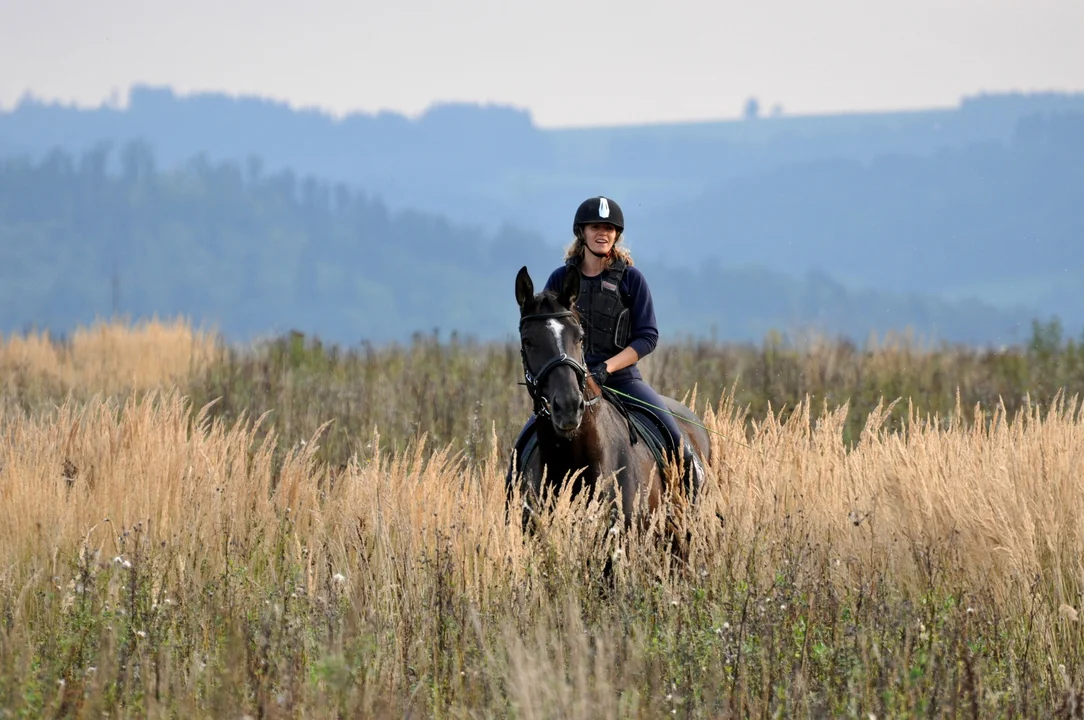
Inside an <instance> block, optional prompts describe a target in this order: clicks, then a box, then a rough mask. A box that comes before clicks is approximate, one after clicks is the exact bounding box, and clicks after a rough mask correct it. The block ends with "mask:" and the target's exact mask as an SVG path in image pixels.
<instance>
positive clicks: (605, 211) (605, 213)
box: [598, 198, 610, 218]
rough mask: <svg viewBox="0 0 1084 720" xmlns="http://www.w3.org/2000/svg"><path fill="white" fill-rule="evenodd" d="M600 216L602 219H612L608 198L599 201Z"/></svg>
mask: <svg viewBox="0 0 1084 720" xmlns="http://www.w3.org/2000/svg"><path fill="white" fill-rule="evenodd" d="M598 216H599V217H600V218H608V217H610V203H609V202H607V201H606V198H599V199H598Z"/></svg>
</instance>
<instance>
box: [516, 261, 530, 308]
mask: <svg viewBox="0 0 1084 720" xmlns="http://www.w3.org/2000/svg"><path fill="white" fill-rule="evenodd" d="M533 297H534V283H533V282H531V274H530V273H529V272H527V266H526V265H524V266H523V267H521V268H520V269H519V274H517V275H516V302H517V303H518V304H519V306H520V307H521V308H522V307H523V303H525V302H527V301H528V300H530V299H531V298H533Z"/></svg>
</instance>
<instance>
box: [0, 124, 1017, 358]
mask: <svg viewBox="0 0 1084 720" xmlns="http://www.w3.org/2000/svg"><path fill="white" fill-rule="evenodd" d="M114 164H115V165H117V166H118V167H119V168H120V171H119V172H116V173H110V172H108V168H109V167H110V166H111V165H114ZM631 247H632V248H633V250H634V251H635V250H636V245H635V244H633V245H631ZM561 256H562V248H561V246H560V245H557V244H550V243H546V242H544V241H543V240H542V239H541V238H540V237H539V236H537V235H534V234H530V233H526V232H523V231H522V230H517V229H515V228H512V227H508V228H505V229H503V230H501V231H498V232H483V231H480V230H475V229H472V228H470V227H468V226H463V225H456V224H452V223H449V222H447V221H446V220H444V219H443V218H441V217H439V216H433V215H428V214H423V213H416V212H401V213H400V212H390V211H389V210H388V208H387V207H386V206H385V205H384V204H383V203H382V202H381V201H380V200H378V199H374V198H372V197H370V196H368V195H366V194H365V193H361V192H358V191H355V190H351V189H350V188H348V187H347V186H345V185H343V184H334V183H328V182H323V181H320V180H317V179H314V178H311V177H302V176H298V175H295V174H293V173H290V172H282V173H274V174H267V173H264V172H262V171H261V170H260V163H259V162H255V161H254V162H251V163H249V164H248V165H241V164H238V163H212V162H210V161H207V160H206V159H203V158H196V159H194V160H192V161H190V162H189V163H187V164H186V165H184V166H183V167H182V168H180V169H177V170H164V169H159V168H158V167H157V165H156V162H155V157H154V154H153V152H152V150H151V149H150V148H149V147H147V146H146V145H144V144H139V143H132V144H128V145H126V146H124V147H122V148H119V149H117V150H116V151H113V150H111V149H110V148H108V147H106V146H103V147H99V148H97V149H95V150H94V151H91V152H87V153H83V154H79V155H76V154H72V153H67V152H64V151H60V150H56V151H54V152H52V153H50V154H49V155H48V156H47V157H46V158H45V159H43V160H41V161H33V160H29V159H9V160H5V161H3V162H0V330H2V331H4V332H8V333H10V332H12V331H15V330H21V329H24V328H26V327H29V326H37V327H47V328H50V329H52V330H55V331H58V332H62V331H64V330H65V329H66V328H70V327H72V326H73V325H74V324H76V323H85V322H89V321H91V320H93V318H94V317H95V316H106V315H109V314H111V313H113V312H119V313H121V314H123V315H128V316H131V317H141V316H147V315H151V314H159V315H174V314H184V315H187V316H188V317H191V318H193V319H194V320H196V321H199V322H208V323H213V324H214V325H216V326H217V327H219V328H220V329H222V330H223V331H224V332H226V333H227V334H228V335H229V336H231V337H234V338H248V337H251V336H254V335H261V334H266V333H271V332H281V331H284V330H288V329H293V328H296V329H299V330H301V331H303V332H306V333H314V334H317V335H319V336H321V337H323V338H325V339H328V340H332V341H335V342H343V343H350V344H353V343H356V342H358V341H361V340H365V339H368V340H374V341H384V340H390V339H404V338H407V337H409V335H411V334H412V333H414V332H425V333H428V332H430V331H432V330H440V331H441V332H443V333H445V335H447V334H448V333H451V332H453V331H456V332H459V333H461V334H464V335H469V336H473V337H477V338H506V337H508V336H509V335H510V334H512V333H514V332H515V318H516V308H515V303H514V294H513V285H514V277H515V272H516V270H518V268H519V267H520V266H522V265H527V266H528V267H529V268H530V270H531V272H532V274H533V275H534V276H535V278H536V281H537V284H538V285H539V286H541V284H542V282H544V279H545V277H546V276H547V275H548V273H549V272H550V270H551V269H552V268H553V267H555V266H556V265H557V264H558V263H559V262H560V259H561ZM640 267H641V268H642V269H643V270H644V272H645V273H647V275H648V277H649V280H650V282H651V285H652V288H653V291H654V295H655V299H656V304H657V312H658V316H659V320H660V323H661V324H662V328H663V333H664V337H668V338H674V337H676V336H677V335H680V334H696V335H701V336H704V335H713V336H714V337H717V338H720V339H727V338H731V339H759V338H760V337H762V336H763V334H764V333H766V332H768V331H769V330H771V329H778V330H782V331H789V330H802V331H804V330H808V329H810V328H815V329H819V330H821V331H823V332H826V333H829V334H840V333H842V334H847V335H849V336H851V337H854V338H856V339H858V340H863V339H865V338H866V337H867V335H868V334H869V333H870V332H871V331H876V332H882V333H883V332H886V331H888V330H891V329H902V328H905V327H908V326H910V327H912V328H914V329H915V330H916V331H917V332H919V333H921V334H924V335H934V334H936V335H938V336H941V337H946V338H951V339H961V340H974V341H986V342H992V343H999V344H1000V343H1007V342H1012V341H1013V340H1015V339H1022V338H1023V337H1024V336H1026V335H1027V332H1028V328H1029V327H1030V320H1031V315H1030V314H1029V313H1028V312H1027V311H1023V310H1022V311H1019V312H1002V311H994V310H992V309H991V308H989V307H986V306H982V305H979V304H977V303H966V302H962V303H955V304H953V303H947V302H944V301H940V300H935V299H929V298H921V297H915V296H903V295H888V294H883V293H879V292H873V291H870V292H863V293H849V292H847V291H846V290H844V289H843V288H842V287H841V286H840V285H839V284H838V283H836V282H834V281H833V280H832V279H831V278H829V277H827V276H824V275H815V274H814V275H808V276H803V277H800V278H796V277H789V276H785V275H781V274H776V273H771V272H766V271H752V270H751V271H740V270H734V269H728V268H726V267H724V266H722V265H720V264H719V263H717V262H706V263H703V264H701V266H700V267H699V268H698V269H697V270H695V271H692V270H686V269H680V268H676V267H673V266H670V265H660V264H658V263H652V262H646V261H645V262H642V263H640ZM1014 333H1017V335H1014Z"/></svg>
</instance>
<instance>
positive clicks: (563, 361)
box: [519, 310, 602, 416]
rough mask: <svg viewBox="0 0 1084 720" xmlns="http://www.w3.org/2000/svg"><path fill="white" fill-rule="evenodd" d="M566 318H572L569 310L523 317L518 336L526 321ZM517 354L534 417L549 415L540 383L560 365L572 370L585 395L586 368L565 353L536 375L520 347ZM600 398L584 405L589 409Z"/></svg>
mask: <svg viewBox="0 0 1084 720" xmlns="http://www.w3.org/2000/svg"><path fill="white" fill-rule="evenodd" d="M566 317H572V311H571V310H563V311H560V312H552V313H535V314H533V315H524V316H523V317H521V318H520V319H519V330H520V334H521V335H522V333H523V324H524V323H526V322H528V321H531V320H550V319H553V318H566ZM519 354H520V357H521V358H522V360H523V378H524V380H526V381H527V382H526V385H527V392H528V393H529V394H530V396H531V399H532V400H534V411H535V414H536V415H539V416H547V415H549V414H550V401H549V398H547V397H546V396H545V394H543V392H542V383H543V381H545V379H546V376H547V375H549V374H550V373H551V372H553V371H554V370H555V369H557V368H558V367H560V366H561V365H567V366H569V367H570V368H572V371H573V372H574V373H576V380H577V382H578V383H579V386H580V394H581V395H585V394H586V393H587V368H586V367H585V366H584V364H583V363H581V362H580V361H579V360H576V359H575V358H572V357H569V356H568V355H567V354H566V353H561V354H560V355H558V356H557V357H554V358H551V359H550V360H549V362H547V363H546V364H545V365H543V366H542V369H541V370H539V371H538V372H537V373H532V372H531V368H530V366H529V365H528V364H527V351H526V350H524V349H523V347H522V346H521V347H520V349H519ZM601 397H602V394H601V393H600V394H598V395H595V396H594V397H593V398H591V399H590V400H585V401H584V405H585V406H588V407H590V406H591V405H594V404H595V403H597V402H598V401H599V399H600V398H601Z"/></svg>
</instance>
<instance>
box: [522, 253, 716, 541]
mask: <svg viewBox="0 0 1084 720" xmlns="http://www.w3.org/2000/svg"><path fill="white" fill-rule="evenodd" d="M579 288H580V273H579V271H578V270H577V269H576V268H570V271H569V272H568V274H567V275H566V276H565V280H564V283H563V285H562V287H561V289H560V290H559V291H558V292H557V293H553V292H548V291H546V292H542V293H539V294H535V292H534V283H533V281H532V280H531V276H530V273H528V271H527V268H526V266H524V267H523V268H521V269H520V271H519V273H518V274H517V275H516V302H517V304H518V305H519V312H520V318H519V336H520V345H521V357H522V362H523V371H524V379H525V381H526V382H525V384H526V386H527V391H528V393H529V394H530V396H531V398H532V400H533V401H534V404H535V421H534V422H533V424H532V427H533V428H534V429H535V430H534V432H536V433H537V434H536V437H535V438H534V451H533V452H531V453H530V454H529V455H528V456H527V457H526V462H525V463H523V459H522V458H517V457H516V453H515V451H513V457H512V460H511V463H510V467H509V471H508V476H507V483H508V492H509V498H511V496H512V492H513V490H514V489H516V488H517V487H518V489H519V491H520V496H521V498H522V500H523V503H524V504H523V508H522V512H523V515H522V522H523V528H524V529H525V530H526V529H527V528H528V525H529V524H530V521H531V518H532V517H533V516H534V515H535V513H536V508H537V507H538V504H539V502H540V498H541V497H542V496H543V490H544V488H543V482H545V483H546V485H547V488H545V489H549V490H551V491H559V490H561V488H562V487H563V484H564V483H565V482H566V480H567V479H568V478H569V477H570V476H573V477H574V480H573V483H574V484H573V486H572V488H571V493H572V495H573V496H576V495H578V494H579V493H581V492H583V491H587V492H588V493H589V495H588V497H590V498H594V497H601V498H602V500H603V501H604V502H605V503H606V506H607V507H608V509H609V512H610V513H611V517H612V518H614V519H615V520H617V519H622V520H623V524H624V527H625V529H626V530H628V529H629V528H630V527H631V526H632V522H633V520H634V518H636V517H639V518H640V519H641V522H644V523H646V521H647V518H648V516H649V515H650V514H651V513H654V512H655V511H657V510H658V509H659V508H661V507H663V506H664V503H665V502H666V501H667V500H668V499H669V500H674V499H679V502H678V503H677V504H676V505H675V504H674V503H671V504H670V509H671V511H673V510H674V509H675V508H681V507H684V506H687V505H688V504H689V501H690V499H691V496H692V495H694V494H695V490H696V489H695V488H693V489H690V488H681V487H680V486H682V484H683V483H681V481H680V480H676V481H668V479H667V478H668V477H670V478H673V477H678V478H680V473H664V472H663V469H662V468H661V467H660V458H659V457H658V456H657V455H656V453H653V452H652V450H651V448H650V443H649V442H648V439H649V438H648V437H647V436H646V435H643V434H640V436H639V437H637V433H635V432H633V428H634V423H632V422H631V418H630V413H631V412H635V411H632V410H630V408H629V407H628V406H625V405H624V404H623V403H622V402H621V400H620V398H619V397H618V396H617V395H615V394H613V392H612V391H610V392H606V390H604V389H603V388H601V387H600V386H599V385H598V383H596V382H595V379H594V378H593V377H592V376H591V375H590V374H589V373H588V371H587V368H586V366H585V364H584V355H583V337H584V333H583V328H582V325H581V322H580V318H579V315H578V313H577V312H576V307H575V303H576V295H577V293H578V292H579ZM663 399H664V400H665V402H666V409H667V410H668V411H669V412H671V413H674V415H675V417H676V418H677V420H678V425H679V427H680V429H681V430H682V432H683V435H684V437H683V438H682V441H683V442H684V443H691V444H692V447H693V448H694V450H695V452H696V454H697V455H698V456H699V458H700V462H701V463H702V464H703V465H704V466H705V467H706V466H708V464H710V462H711V443H710V440H709V438H708V434H707V432H706V431H705V429H704V428H703V426H702V424H701V423H700V420H699V418H698V417H697V416H696V414H695V413H694V412H693V411H692V410H691V409H690V408H688V407H687V406H685V405H684V404H683V403H681V402H679V401H677V400H675V399H674V398H671V397H665V396H664V398H663ZM640 427H643V425H640ZM664 432H665V431H664ZM522 440H523V435H522V434H521V437H520V440H518V441H517V443H516V446H517V448H522V446H523V443H522ZM678 456H679V457H680V454H679V455H678ZM615 477H616V486H617V488H619V489H620V501H618V498H617V496H616V491H615V484H614V478H615ZM598 492H601V493H602V495H601V496H599V495H596V493H598ZM551 496H552V494H551ZM680 525H681V523H680V520H679V519H678V518H675V517H674V516H673V513H671V515H670V516H668V518H667V526H668V527H669V529H670V530H671V531H673V534H672V535H671V537H672V541H673V543H674V544H673V545H672V548H673V549H674V550H675V551H676V554H677V555H678V557H680V558H681V559H682V560H683V561H684V560H687V539H688V536H687V533H684V534H682V533H680V532H678V531H677V528H678V527H679V526H680Z"/></svg>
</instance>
